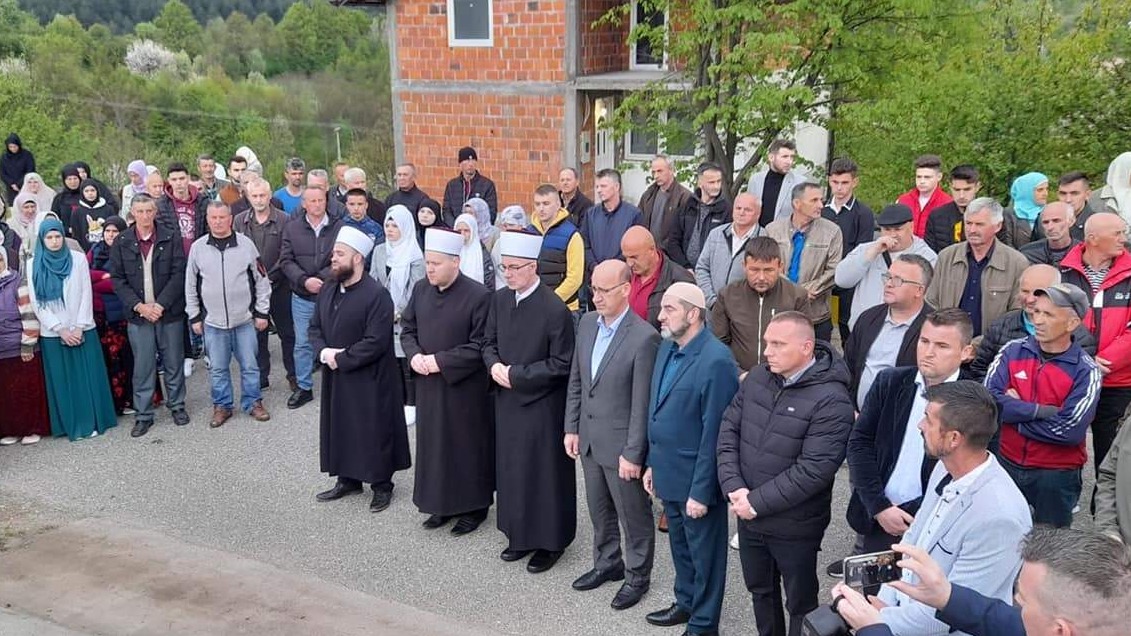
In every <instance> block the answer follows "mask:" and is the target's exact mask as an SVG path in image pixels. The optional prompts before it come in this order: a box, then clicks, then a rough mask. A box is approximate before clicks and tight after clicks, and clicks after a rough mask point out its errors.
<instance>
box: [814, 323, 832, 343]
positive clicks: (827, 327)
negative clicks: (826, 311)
mask: <svg viewBox="0 0 1131 636" xmlns="http://www.w3.org/2000/svg"><path fill="white" fill-rule="evenodd" d="M813 332H814V333H815V334H816V336H817V340H824V341H825V342H828V343H830V344H832V340H833V319H832V318H825V319H824V320H822V321H821V322H818V323H817V324H815V325H813Z"/></svg>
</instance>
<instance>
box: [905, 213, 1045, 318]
mask: <svg viewBox="0 0 1131 636" xmlns="http://www.w3.org/2000/svg"><path fill="white" fill-rule="evenodd" d="M1003 218H1004V211H1003V210H1002V207H1001V204H1000V203H998V202H997V201H995V200H993V199H991V198H989V197H981V198H978V199H974V200H973V201H971V202H970V205H969V206H967V208H966V213H965V215H964V216H963V229H964V230H965V232H966V240H965V241H962V242H961V243H955V244H954V245H951V246H949V247H947V248H944V249H943V251H942V252H940V253H939V257H938V260H937V262H936V264H935V278H934V280H933V281H932V282H931V286H930V288H929V289H928V290H927V304H929V305H930V306H932V307H934V308H935V309H949V308H951V307H958V308H960V309H962V310H963V311H965V312H966V313H968V314H970V320H971V322H973V323H974V335H975V336H981V335H982V331H984V330H985V329H987V328H989V326H990V324H991V323H992V322H993V321H995V320H997V319H998V318H999V317H1000V316H1001V315H1002V314H1004V313H1005V312H1007V311H1009V310H1011V309H1018V308H1019V307H1020V305H1019V304H1018V301H1017V286H1018V281H1020V279H1021V273H1022V272H1024V271H1025V268H1027V267H1028V266H1029V259H1027V258H1025V257H1024V256H1023V255H1022V254H1021V253H1020V252H1018V251H1017V250H1015V249H1013V248H1012V247H1010V246H1008V245H1006V244H1004V243H1002V242H1001V241H999V240H997V236H996V235H997V232H998V230H1000V229H1001V224H1002V219H1003Z"/></svg>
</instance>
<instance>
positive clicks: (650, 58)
mask: <svg viewBox="0 0 1131 636" xmlns="http://www.w3.org/2000/svg"><path fill="white" fill-rule="evenodd" d="M636 24H637V25H648V26H651V27H655V28H660V27H663V26H664V12H663V11H650V10H648V9H645V8H644V7H641V6H640V5H639V4H638V5H637V6H636ZM663 62H664V52H663V51H662V50H656V51H654V52H653V50H652V42H651V41H650V40H648V39H641V40H637V41H636V63H637V64H639V65H651V66H658V65H660V64H663Z"/></svg>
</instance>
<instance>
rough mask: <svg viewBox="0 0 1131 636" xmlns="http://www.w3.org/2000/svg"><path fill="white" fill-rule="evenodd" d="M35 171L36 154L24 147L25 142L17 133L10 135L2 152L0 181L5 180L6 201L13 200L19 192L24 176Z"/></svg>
mask: <svg viewBox="0 0 1131 636" xmlns="http://www.w3.org/2000/svg"><path fill="white" fill-rule="evenodd" d="M29 172H35V155H33V154H31V151H30V150H28V149H27V148H24V142H22V141H20V136H19V135H17V134H16V133H11V134H10V135H8V139H7V140H5V142H4V152H3V153H0V177H2V178H0V181H3V182H4V201H5V202H11V201H12V200H14V199H15V198H16V195H17V194H19V192H20V188H21V187H22V185H23V182H24V177H25V176H27V174H28V173H29Z"/></svg>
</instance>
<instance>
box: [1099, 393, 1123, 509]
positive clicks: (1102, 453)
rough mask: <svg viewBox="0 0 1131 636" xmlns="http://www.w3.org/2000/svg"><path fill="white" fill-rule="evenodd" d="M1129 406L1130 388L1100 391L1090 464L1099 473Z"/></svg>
mask: <svg viewBox="0 0 1131 636" xmlns="http://www.w3.org/2000/svg"><path fill="white" fill-rule="evenodd" d="M1129 404H1131V387H1104V388H1102V389H1100V399H1099V402H1098V403H1097V404H1096V416H1095V417H1094V418H1093V419H1092V462H1093V465H1094V466H1095V468H1096V470H1097V471H1099V468H1100V464H1102V463H1103V461H1104V458H1105V457H1107V452H1108V451H1109V450H1111V445H1112V444H1113V443H1115V436H1116V435H1118V434H1119V424H1120V422H1122V421H1123V415H1124V413H1125V412H1126V411H1127V406H1128V405H1129ZM1092 514H1093V515H1094V514H1096V489H1095V488H1094V487H1093V488H1092Z"/></svg>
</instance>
